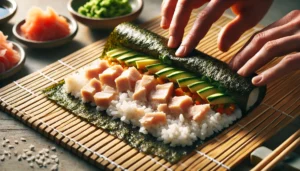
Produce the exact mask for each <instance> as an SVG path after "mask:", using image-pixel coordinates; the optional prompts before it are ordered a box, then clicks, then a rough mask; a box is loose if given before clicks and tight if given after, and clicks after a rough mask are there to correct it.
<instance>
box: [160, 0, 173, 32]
mask: <svg viewBox="0 0 300 171" xmlns="http://www.w3.org/2000/svg"><path fill="white" fill-rule="evenodd" d="M176 4H177V0H164V1H163V2H162V6H161V22H160V27H161V28H163V29H168V28H169V27H170V23H171V21H172V18H173V14H174V11H175V8H176Z"/></svg>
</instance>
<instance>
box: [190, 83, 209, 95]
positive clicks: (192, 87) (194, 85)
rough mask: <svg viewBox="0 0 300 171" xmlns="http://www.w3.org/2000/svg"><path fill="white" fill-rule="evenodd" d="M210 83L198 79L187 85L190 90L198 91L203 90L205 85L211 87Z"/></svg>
mask: <svg viewBox="0 0 300 171" xmlns="http://www.w3.org/2000/svg"><path fill="white" fill-rule="evenodd" d="M209 86H210V85H209V84H208V83H207V82H205V81H197V82H194V83H191V84H189V85H187V87H188V88H189V89H190V91H191V92H192V93H195V92H197V91H198V90H201V89H203V88H205V87H209Z"/></svg>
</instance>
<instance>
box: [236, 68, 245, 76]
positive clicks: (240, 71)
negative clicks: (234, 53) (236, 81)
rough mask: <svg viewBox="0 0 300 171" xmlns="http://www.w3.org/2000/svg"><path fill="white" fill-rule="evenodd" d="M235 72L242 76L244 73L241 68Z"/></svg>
mask: <svg viewBox="0 0 300 171" xmlns="http://www.w3.org/2000/svg"><path fill="white" fill-rule="evenodd" d="M237 73H238V74H239V75H241V76H244V74H245V73H244V71H243V68H241V69H239V70H238V72H237Z"/></svg>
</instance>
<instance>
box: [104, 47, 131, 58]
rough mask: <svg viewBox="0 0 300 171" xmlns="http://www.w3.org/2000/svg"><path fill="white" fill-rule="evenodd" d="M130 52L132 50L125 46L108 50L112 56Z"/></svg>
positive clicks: (107, 53) (115, 56) (108, 54)
mask: <svg viewBox="0 0 300 171" xmlns="http://www.w3.org/2000/svg"><path fill="white" fill-rule="evenodd" d="M129 52H130V50H128V49H125V48H116V49H113V50H110V51H108V52H106V55H107V56H108V57H110V58H117V57H119V56H121V55H124V54H126V53H129Z"/></svg>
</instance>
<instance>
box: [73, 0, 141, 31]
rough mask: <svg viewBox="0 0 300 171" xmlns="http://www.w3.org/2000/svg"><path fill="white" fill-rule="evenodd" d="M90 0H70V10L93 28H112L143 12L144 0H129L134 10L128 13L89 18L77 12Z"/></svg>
mask: <svg viewBox="0 0 300 171" xmlns="http://www.w3.org/2000/svg"><path fill="white" fill-rule="evenodd" d="M88 1H89V0H69V2H68V10H69V12H70V13H71V15H72V16H73V17H74V18H75V19H76V20H77V21H78V22H80V23H82V24H84V25H86V26H88V27H90V28H93V29H112V28H114V27H116V26H117V25H118V24H120V23H122V22H130V21H133V20H134V19H136V18H137V17H138V16H139V15H140V14H141V12H142V9H143V6H144V3H143V0H129V3H130V5H131V8H132V11H131V13H129V14H127V15H122V16H118V17H112V18H89V17H86V16H83V15H81V14H79V13H78V12H77V10H78V8H79V7H80V6H82V5H84V4H85V3H86V2H88Z"/></svg>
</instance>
